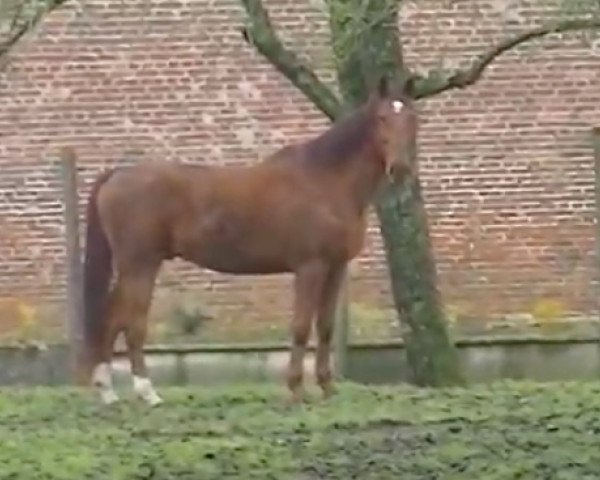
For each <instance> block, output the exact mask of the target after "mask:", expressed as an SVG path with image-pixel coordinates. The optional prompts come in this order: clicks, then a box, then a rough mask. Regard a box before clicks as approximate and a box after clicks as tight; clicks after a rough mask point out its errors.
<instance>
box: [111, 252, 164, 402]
mask: <svg viewBox="0 0 600 480" xmlns="http://www.w3.org/2000/svg"><path fill="white" fill-rule="evenodd" d="M159 265H160V264H157V265H156V267H153V268H145V269H143V270H141V271H137V272H136V273H134V274H129V275H128V276H127V277H125V279H124V280H123V287H122V288H123V294H122V295H123V296H122V313H121V314H122V315H123V317H124V319H125V321H126V323H125V326H124V330H125V341H126V343H127V350H128V353H129V361H130V363H131V374H132V376H133V390H134V392H135V393H136V395H137V396H138V397H139V398H141V399H142V400H144V401H145V402H146V403H148V404H149V405H158V404H160V403H162V399H161V398H160V397H159V395H158V394H157V393H156V391H155V390H154V387H153V385H152V381H151V380H150V378H149V377H148V369H147V367H146V361H145V359H144V350H143V349H144V343H145V341H146V335H147V332H148V310H149V309H150V303H151V300H152V292H153V290H154V283H155V280H156V275H157V273H158V267H159Z"/></svg>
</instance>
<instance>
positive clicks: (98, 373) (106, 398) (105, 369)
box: [92, 362, 119, 405]
mask: <svg viewBox="0 0 600 480" xmlns="http://www.w3.org/2000/svg"><path fill="white" fill-rule="evenodd" d="M92 383H93V384H94V386H95V387H96V388H97V389H98V390H99V392H100V399H101V400H102V403H104V404H105V405H110V404H112V403H115V402H116V401H118V400H119V396H118V395H117V393H116V392H115V390H114V388H113V384H112V372H111V368H110V365H109V364H108V363H105V362H104V363H99V364H98V365H96V368H95V369H94V373H93V374H92Z"/></svg>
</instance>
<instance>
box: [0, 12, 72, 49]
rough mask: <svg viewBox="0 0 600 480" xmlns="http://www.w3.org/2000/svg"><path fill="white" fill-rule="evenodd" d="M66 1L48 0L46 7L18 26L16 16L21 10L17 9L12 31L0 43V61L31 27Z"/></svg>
mask: <svg viewBox="0 0 600 480" xmlns="http://www.w3.org/2000/svg"><path fill="white" fill-rule="evenodd" d="M66 1H67V0H49V1H48V2H46V5H44V6H43V7H41V8H39V9H38V10H37V11H36V12H35V14H34V15H33V16H32V17H31V18H30V19H27V20H24V21H23V23H21V24H20V25H18V23H19V22H18V15H19V14H20V13H21V11H22V9H19V12H18V13H17V14H16V15H15V18H14V19H13V21H12V25H13V28H12V30H13V31H12V32H9V36H8V38H7V39H6V40H4V41H3V42H0V59H2V58H3V57H4V56H5V55H6V54H8V52H9V51H10V50H11V49H12V47H14V46H15V45H16V44H17V42H18V41H19V40H20V39H21V37H23V35H25V34H26V33H27V32H29V31H30V30H32V29H33V27H35V26H36V25H37V24H38V23H39V22H40V20H41V19H42V18H43V17H44V15H46V14H48V13H50V12H51V11H52V10H54V9H55V8H57V7H59V6H60V5H62V4H63V3H65V2H66Z"/></svg>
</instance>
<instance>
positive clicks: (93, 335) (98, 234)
mask: <svg viewBox="0 0 600 480" xmlns="http://www.w3.org/2000/svg"><path fill="white" fill-rule="evenodd" d="M113 172H114V170H109V171H107V172H104V173H103V174H102V175H100V177H98V179H97V180H96V182H95V183H94V185H93V186H92V191H91V193H90V196H89V199H88V204H87V229H86V242H85V258H84V264H83V306H84V307H83V310H84V312H83V337H84V342H85V346H86V350H87V351H88V352H89V353H92V352H93V353H94V355H97V354H98V353H99V352H98V350H99V348H100V347H101V344H102V339H103V337H104V332H105V330H106V308H107V300H108V290H109V287H110V280H111V276H112V251H111V248H110V243H109V241H108V237H107V236H106V232H105V230H104V227H103V226H102V221H101V219H100V214H99V211H98V194H99V192H100V188H101V187H102V185H104V184H105V183H106V181H107V180H108V179H109V178H110V177H111V175H112V174H113Z"/></svg>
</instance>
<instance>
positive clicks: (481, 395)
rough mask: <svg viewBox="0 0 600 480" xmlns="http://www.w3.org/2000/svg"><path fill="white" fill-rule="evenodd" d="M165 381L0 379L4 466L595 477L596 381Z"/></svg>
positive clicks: (105, 471)
mask: <svg viewBox="0 0 600 480" xmlns="http://www.w3.org/2000/svg"><path fill="white" fill-rule="evenodd" d="M162 392H163V393H164V395H165V399H166V400H167V403H166V404H165V405H162V406H161V407H159V408H155V409H151V408H149V407H147V406H145V405H143V404H141V403H139V402H137V401H134V400H133V398H131V399H125V400H124V401H123V402H122V403H121V404H120V405H116V406H114V407H112V408H103V407H101V406H100V405H98V403H97V402H96V401H94V400H93V399H92V398H91V397H89V396H88V395H86V394H83V393H82V392H80V391H76V390H67V389H47V388H39V389H37V388H36V389H2V390H1V391H0V478H1V479H3V480H4V479H30V478H31V479H33V478H35V479H36V480H38V479H39V480H43V479H53V480H54V479H65V480H66V479H114V480H119V479H150V478H153V479H165V480H166V479H179V480H184V479H189V480H192V479H193V480H197V479H203V480H212V479H214V480H216V479H244V480H250V479H261V480H268V479H274V480H275V479H276V480H284V479H295V480H296V479H297V480H312V479H351V478H357V479H361V480H362V479H377V480H385V479H388V478H389V479H398V478H402V479H444V480H448V479H472V478H481V479H513V478H524V479H534V478H535V479H544V478H548V479H579V480H582V479H592V478H594V479H595V478H598V467H599V466H600V448H599V447H600V440H599V439H600V383H594V382H592V383H550V384H534V383H524V382H501V383H496V384H493V385H478V386H473V387H470V388H468V389H439V390H433V389H424V390H419V389H416V388H412V387H407V386H402V387H366V386H357V385H351V384H345V385H343V386H342V387H341V389H340V393H339V394H338V395H337V396H336V397H335V398H333V399H331V400H330V401H328V402H325V403H324V402H321V401H320V400H318V398H315V399H314V400H313V401H312V402H310V403H308V404H306V405H303V406H301V407H298V408H291V409H290V408H288V407H286V406H285V404H284V402H283V397H282V392H281V389H280V388H278V386H235V387H227V388H221V389H218V390H215V389H208V388H202V387H193V388H177V389H163V390H162Z"/></svg>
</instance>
